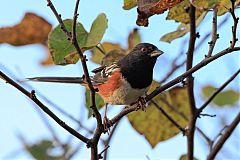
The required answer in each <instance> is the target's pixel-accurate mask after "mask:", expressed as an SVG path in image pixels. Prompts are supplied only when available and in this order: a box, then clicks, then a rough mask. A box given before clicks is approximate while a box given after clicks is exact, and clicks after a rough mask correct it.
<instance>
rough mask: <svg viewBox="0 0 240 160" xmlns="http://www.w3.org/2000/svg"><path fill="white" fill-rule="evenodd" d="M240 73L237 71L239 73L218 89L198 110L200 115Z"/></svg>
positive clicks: (239, 70)
mask: <svg viewBox="0 0 240 160" xmlns="http://www.w3.org/2000/svg"><path fill="white" fill-rule="evenodd" d="M239 73H240V69H238V70H237V72H235V73H234V74H233V75H232V76H231V77H230V78H229V79H228V80H227V81H226V82H225V83H224V84H222V86H221V87H220V88H218V89H217V90H216V91H215V92H214V93H213V94H212V95H211V96H210V97H209V98H208V100H207V101H206V102H205V103H204V104H203V105H202V106H201V107H200V108H199V109H198V114H200V113H201V112H202V111H203V110H204V108H206V107H207V105H208V104H209V103H211V102H212V100H213V99H214V98H215V97H216V96H217V95H218V94H219V93H220V92H221V91H222V90H223V89H224V88H225V87H226V86H227V85H228V84H229V83H230V82H232V81H233V80H234V79H235V78H236V77H237V75H238V74H239Z"/></svg>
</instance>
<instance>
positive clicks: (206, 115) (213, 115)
mask: <svg viewBox="0 0 240 160" xmlns="http://www.w3.org/2000/svg"><path fill="white" fill-rule="evenodd" d="M202 116H203V117H216V114H207V113H200V114H199V117H202Z"/></svg>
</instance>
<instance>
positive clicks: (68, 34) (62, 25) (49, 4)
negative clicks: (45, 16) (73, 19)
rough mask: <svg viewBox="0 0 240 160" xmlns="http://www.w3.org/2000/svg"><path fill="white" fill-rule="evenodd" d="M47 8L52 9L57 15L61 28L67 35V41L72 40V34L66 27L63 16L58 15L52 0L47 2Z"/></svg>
mask: <svg viewBox="0 0 240 160" xmlns="http://www.w3.org/2000/svg"><path fill="white" fill-rule="evenodd" d="M47 6H48V7H50V8H51V10H52V12H53V14H54V15H55V17H56V18H57V20H58V22H59V24H60V26H61V29H62V30H63V32H64V33H65V34H66V35H67V39H68V40H70V39H71V33H70V32H68V30H67V28H66V26H65V25H64V23H63V21H62V18H61V15H60V14H58V12H57V10H56V9H55V7H54V6H53V4H52V1H51V0H47Z"/></svg>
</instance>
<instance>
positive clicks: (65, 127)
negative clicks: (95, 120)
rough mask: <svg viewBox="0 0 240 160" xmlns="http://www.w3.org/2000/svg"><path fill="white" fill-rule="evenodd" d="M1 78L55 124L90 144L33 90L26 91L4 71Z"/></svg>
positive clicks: (0, 74) (0, 73)
mask: <svg viewBox="0 0 240 160" xmlns="http://www.w3.org/2000/svg"><path fill="white" fill-rule="evenodd" d="M0 77H2V78H3V79H4V80H5V81H6V82H7V83H9V84H10V85H12V86H13V87H15V88H16V89H18V90H19V91H20V92H22V93H23V94H24V95H26V96H27V97H29V98H30V99H31V100H32V101H33V102H34V103H36V104H37V106H38V107H40V108H41V109H42V110H43V111H44V112H45V113H46V114H47V115H49V116H50V117H51V118H52V119H53V120H54V121H55V122H57V123H58V124H59V125H60V126H61V127H62V128H64V129H65V130H67V131H68V132H69V133H70V134H72V135H73V136H75V137H77V138H78V139H79V140H81V141H83V142H84V143H86V144H88V143H89V139H88V138H86V137H85V136H83V135H81V134H80V133H78V132H77V131H76V130H74V129H73V128H71V127H70V126H69V125H68V124H66V123H65V122H63V121H62V120H61V119H60V118H58V117H57V116H56V115H55V114H54V113H53V112H52V111H51V110H49V109H48V108H47V107H46V106H45V105H44V104H43V103H42V102H41V101H40V100H39V99H38V98H37V97H36V95H35V91H34V90H32V91H31V92H28V91H27V90H26V89H24V88H23V87H22V86H20V85H19V84H17V83H16V82H14V81H13V80H12V79H11V78H9V77H8V76H7V75H5V74H4V73H3V72H2V71H0Z"/></svg>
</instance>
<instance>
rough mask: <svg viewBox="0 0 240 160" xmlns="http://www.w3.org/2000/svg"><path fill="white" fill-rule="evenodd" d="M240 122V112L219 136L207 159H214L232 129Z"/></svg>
mask: <svg viewBox="0 0 240 160" xmlns="http://www.w3.org/2000/svg"><path fill="white" fill-rule="evenodd" d="M239 122H240V113H238V115H237V116H236V117H235V119H234V120H233V122H232V123H231V124H230V125H229V126H228V127H227V128H226V130H225V132H224V133H223V134H222V136H221V137H220V138H219V140H218V141H217V142H216V144H215V145H214V146H213V149H212V151H211V152H210V153H209V155H208V157H207V160H212V159H215V157H216V155H217V153H218V152H219V151H220V149H221V148H222V146H223V145H224V143H225V142H226V140H227V139H228V138H229V137H230V136H231V134H232V133H233V131H234V129H235V128H236V127H237V125H238V124H239Z"/></svg>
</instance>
